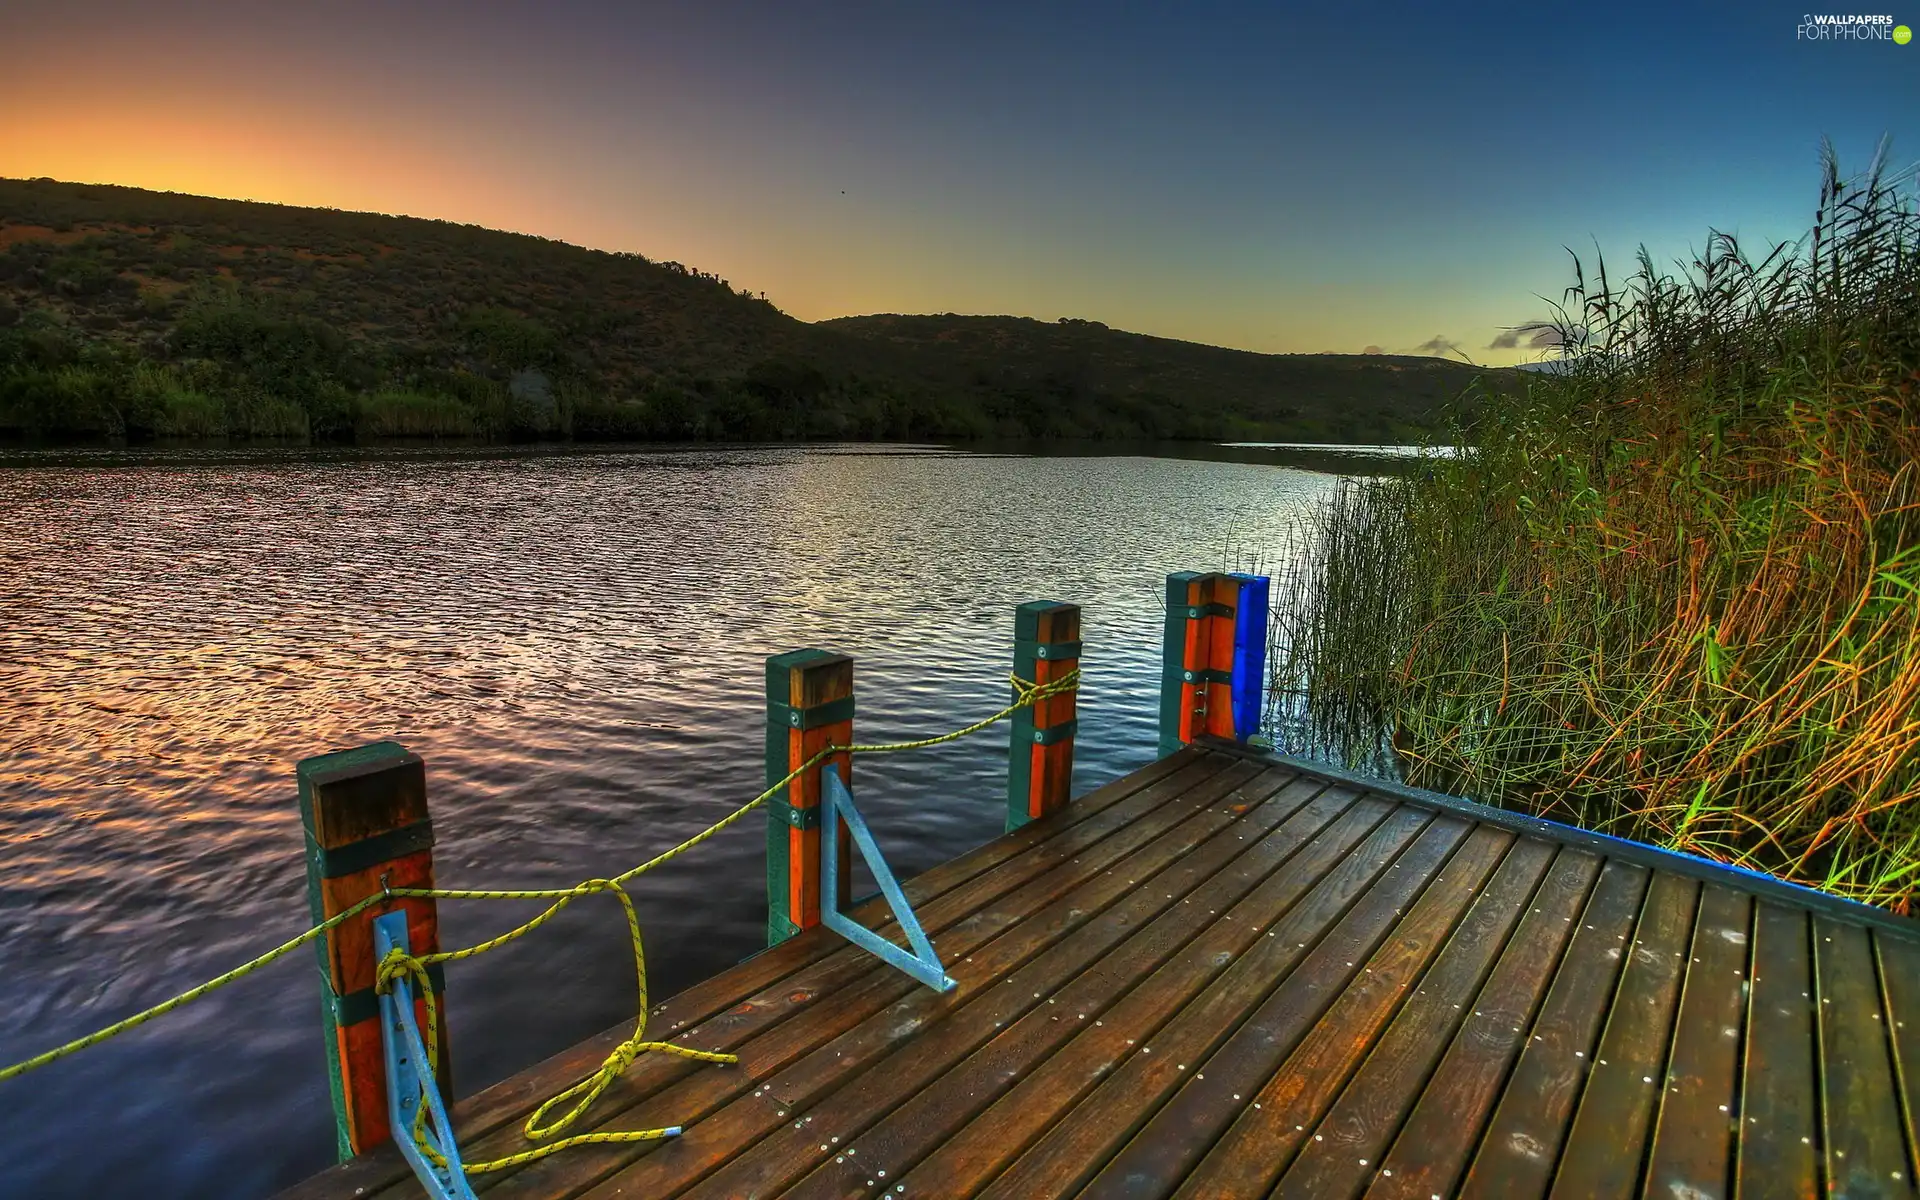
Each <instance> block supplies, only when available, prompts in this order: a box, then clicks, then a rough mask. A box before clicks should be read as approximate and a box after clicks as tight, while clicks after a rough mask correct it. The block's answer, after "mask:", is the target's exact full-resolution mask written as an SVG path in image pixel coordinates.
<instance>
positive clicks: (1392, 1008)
mask: <svg viewBox="0 0 1920 1200" xmlns="http://www.w3.org/2000/svg"><path fill="white" fill-rule="evenodd" d="M907 892H908V895H909V896H910V897H911V898H912V901H913V903H914V905H915V907H916V911H917V912H918V913H919V915H920V917H921V920H922V922H923V924H924V925H925V927H926V929H927V932H928V934H929V936H930V937H931V938H932V939H933V942H934V945H935V947H936V948H937V949H938V951H939V952H940V954H941V956H942V959H943V961H944V962H945V963H946V965H947V968H948V972H949V974H951V975H952V976H953V977H954V978H955V979H956V980H958V981H959V986H958V987H957V988H955V989H954V990H953V991H952V992H949V993H946V994H944V995H941V994H936V993H933V992H932V991H930V990H928V989H925V988H922V987H919V986H918V985H916V984H914V983H912V982H911V981H910V980H907V979H906V978H905V977H904V976H902V975H899V974H898V973H897V972H895V971H893V970H892V969H891V968H888V967H886V966H884V965H882V964H880V963H878V962H877V961H875V960H873V959H871V958H870V957H868V956H867V955H865V954H864V953H862V952H860V951H857V950H855V949H853V948H852V947H850V946H847V945H846V944H845V943H843V942H841V941H840V940H839V939H838V938H836V937H834V936H833V935H832V934H830V933H827V932H825V931H823V930H814V931H810V932H808V933H806V934H803V935H801V936H799V937H796V938H793V939H791V940H790V941H787V942H785V943H783V944H782V945H780V946H779V947H776V948H775V949H773V950H769V951H767V952H766V953H764V954H761V955H757V956H755V957H754V958H752V959H749V960H748V961H747V962H745V963H742V964H741V965H740V966H738V967H736V968H734V969H732V970H730V971H727V972H724V973H722V974H721V975H719V976H716V977H715V978H714V979H711V980H708V981H706V982H704V983H702V984H699V985H697V986H696V987H694V988H691V989H689V990H688V991H686V992H684V993H682V994H681V995H679V996H676V997H674V998H673V999H671V1000H669V1001H667V1002H666V1003H665V1004H663V1005H661V1006H660V1007H659V1008H658V1009H656V1010H655V1013H654V1014H653V1016H652V1018H651V1020H652V1025H651V1029H650V1032H651V1034H652V1035H653V1036H657V1037H666V1038H670V1039H671V1040H674V1041H677V1042H680V1043H682V1044H685V1045H690V1046H696V1047H699V1048H702V1049H726V1050H729V1051H731V1052H734V1053H737V1054H739V1055H740V1056H741V1061H740V1063H739V1065H737V1066H733V1067H726V1066H715V1065H711V1064H701V1063H692V1062H688V1061H687V1060H683V1059H677V1058H672V1057H668V1056H664V1055H648V1056H642V1058H641V1059H640V1060H639V1061H637V1062H636V1063H635V1064H634V1065H633V1066H632V1067H631V1068H630V1069H629V1070H628V1072H627V1073H626V1075H625V1076H624V1077H623V1078H622V1079H621V1080H620V1081H619V1083H618V1084H616V1085H615V1086H614V1087H612V1088H609V1089H608V1091H607V1093H606V1094H605V1095H604V1096H603V1097H602V1098H601V1099H600V1101H599V1102H598V1103H597V1104H596V1105H595V1107H594V1108H593V1110H591V1112H590V1114H589V1118H588V1123H587V1127H588V1128H592V1129H600V1130H620V1129H633V1128H645V1127H648V1126H651V1125H659V1124H670V1123H682V1124H684V1125H685V1126H686V1133H685V1134H684V1135H683V1136H681V1137H679V1138H676V1139H671V1140H667V1141H663V1142H649V1143H639V1144H626V1145H602V1146H589V1147H580V1148H575V1149H569V1150H566V1151H563V1152H562V1153H560V1154H557V1155H555V1156H553V1157H551V1158H548V1159H545V1160H542V1161H539V1162H536V1163H534V1164H531V1165H529V1166H525V1167H522V1168H519V1169H516V1170H512V1171H506V1172H500V1173H497V1174H491V1175H482V1176H478V1177H476V1178H475V1180H474V1184H475V1188H476V1190H477V1191H479V1192H481V1193H482V1194H484V1195H485V1196H487V1197H488V1198H489V1200H507V1198H509V1197H523V1198H526V1200H574V1198H576V1197H588V1198H591V1200H607V1198H611V1197H616V1196H634V1197H647V1198H648V1200H652V1198H654V1197H668V1196H698V1197H729V1198H731V1197H746V1196H755V1197H773V1196H788V1197H796V1198H803V1200H825V1198H830V1197H854V1196H880V1195H886V1196H897V1197H905V1196H956V1197H961V1196H995V1197H1019V1198H1021V1200H1025V1198H1029V1197H1047V1196H1070V1195H1081V1196H1087V1197H1139V1196H1156V1197H1164V1196H1174V1195H1179V1196H1182V1197H1216V1196H1217V1197H1228V1196H1267V1195H1274V1196H1285V1197H1293V1196H1298V1197H1316V1198H1317V1197H1336V1198H1338V1197H1354V1196H1359V1195H1362V1194H1365V1195H1367V1196H1369V1197H1408V1198H1412V1200H1431V1198H1432V1197H1435V1196H1453V1195H1468V1196H1485V1197H1502V1198H1504V1197H1539V1196H1548V1195H1555V1196H1581V1197H1585V1196H1616V1195H1617V1196H1662V1197H1666V1196H1688V1197H1701V1198H1704V1197H1719V1196H1735V1195H1737V1196H1740V1197H1771V1196H1814V1195H1822V1194H1825V1195H1832V1196H1855V1197H1861V1196H1897V1197H1913V1196H1916V1195H1920V1193H1917V1192H1916V1191H1915V1189H1914V1186H1913V1180H1914V1176H1915V1170H1916V1168H1917V1167H1920V1145H1916V1138H1915V1106H1916V1094H1917V1093H1916V1085H1917V1084H1920V932H1916V927H1915V926H1914V924H1913V923H1910V922H1902V921H1900V920H1899V919H1896V918H1890V917H1888V916H1886V915H1885V914H1879V913H1872V912H1869V911H1867V910H1864V909H1858V908H1856V907H1853V906H1847V905H1843V904H1840V903H1838V902H1835V901H1831V900H1829V899H1827V898H1823V897H1816V896H1813V895H1812V894H1811V893H1802V892H1799V891H1797V890H1793V889H1784V888H1781V887H1779V886H1778V885H1774V884H1772V883H1770V882H1768V881H1765V880H1760V879H1757V878H1756V877H1753V876H1747V875H1742V874H1739V873H1736V872H1731V871H1722V870H1719V869H1716V868H1713V867H1711V866H1710V865H1706V864H1701V863H1699V862H1697V861H1696V860H1683V859H1679V858H1677V857H1675V856H1670V855H1663V854H1662V853H1661V852H1658V851H1654V850H1651V849H1648V848H1645V847H1636V846H1632V845H1631V844H1629V843H1622V842H1612V841H1608V840H1606V839H1600V838H1596V837H1593V836H1592V835H1587V834H1583V833H1580V832H1578V831H1572V830H1563V829H1560V828H1559V827H1553V826H1548V825H1545V824H1544V823H1541V822H1535V821H1531V820H1529V819H1527V818H1524V817H1517V816H1514V815H1513V814H1507V813H1501V812H1498V811H1495V810H1487V809H1481V808H1478V807H1476V806H1471V805H1466V804H1465V803H1464V802H1460V801H1455V800H1451V799H1449V798H1445V797H1434V796H1432V795H1431V794H1427V793H1416V792H1411V791H1408V790H1406V789H1398V788H1393V787H1388V786H1384V785H1375V784H1370V783H1367V782H1365V781H1359V780H1355V779H1353V778H1352V777H1350V776H1347V775H1345V774H1344V773H1341V772H1336V771H1331V770H1324V769H1320V768H1315V767H1311V766H1308V765H1306V764H1301V763H1297V762H1291V761H1285V760H1278V759H1274V758H1271V757H1263V756H1261V755H1258V754H1255V753H1253V752H1249V751H1245V750H1239V749H1236V748H1233V747H1229V746H1226V745H1224V744H1219V743H1209V744H1208V745H1207V746H1205V747H1203V748H1198V749H1189V750H1185V751H1182V752H1181V753H1180V754H1177V755H1175V756H1173V757H1171V758H1169V759H1166V760H1162V761H1161V762H1158V763H1155V764H1153V765H1152V766H1150V767H1148V768H1146V769H1145V770H1143V771H1141V772H1138V773H1136V774H1135V775H1133V776H1130V777H1128V778H1127V779H1124V780H1119V781H1116V782H1115V783H1113V784H1110V785H1108V786H1106V787H1104V788H1101V789H1099V790H1098V791H1096V792H1093V793H1089V794H1088V795H1087V796H1084V797H1082V798H1080V799H1079V800H1077V801H1075V802H1074V803H1073V804H1071V805H1069V806H1067V808H1066V809H1065V810H1063V811H1061V812H1059V813H1056V814H1054V815H1052V816H1049V817H1046V818H1044V819H1042V820H1039V821H1036V822H1034V823H1032V824H1030V825H1027V826H1025V827H1023V828H1022V829H1020V830H1019V831H1017V832H1015V833H1013V834H1009V835H1007V836H1006V837H1002V838H998V839H995V840H994V841H993V842H990V843H988V844H987V845H986V846H983V847H981V848H979V849H978V850H976V851H974V852H973V853H971V854H968V855H964V856H962V857H961V858H958V859H955V860H954V861H953V862H950V863H947V864H943V865H942V866H940V867H938V868H935V869H934V870H932V871H929V872H927V873H926V874H924V875H922V876H920V877H919V878H917V879H915V880H912V881H910V882H909V883H908V884H907ZM856 915H857V917H858V918H859V919H861V920H863V921H865V922H867V923H868V924H870V925H872V926H873V927H875V928H885V927H886V925H888V924H890V923H891V918H890V917H888V916H887V915H886V913H885V910H884V907H883V906H882V905H880V904H878V903H873V904H869V905H867V906H865V907H864V908H863V909H862V910H860V911H859V912H858V913H857V914H856ZM451 995H452V1002H453V1003H455V1004H458V1003H459V992H458V982H457V978H456V980H455V981H454V983H453V986H452V988H451ZM628 1032H629V1030H628V1029H627V1028H626V1027H624V1026H623V1027H620V1028H617V1029H614V1030H610V1031H608V1032H607V1033H606V1034H603V1035H601V1036H600V1037H598V1038H595V1039H592V1040H591V1041H589V1042H586V1043H583V1044H582V1045H580V1046H578V1047H575V1048H574V1049H572V1050H569V1051H568V1052H566V1053H564V1054H561V1055H558V1056H556V1057H555V1058H553V1059H551V1060H549V1061H548V1062H546V1063H543V1064H541V1065H540V1066H538V1067H535V1068H534V1069H532V1070H530V1071H528V1072H526V1073H524V1074H522V1075H520V1076H516V1077H515V1078H513V1079H510V1080H508V1081H506V1082H504V1083H502V1084H500V1085H498V1086H496V1087H493V1088H490V1089H487V1090H486V1091H485V1092H482V1093H480V1094H478V1095H476V1096H474V1097H471V1098H469V1099H467V1100H465V1101H463V1102H462V1103H460V1104H458V1105H456V1109H455V1111H456V1123H457V1124H458V1126H459V1128H460V1130H461V1144H462V1147H463V1151H464V1153H465V1154H466V1155H467V1156H468V1157H469V1158H471V1159H484V1158H488V1157H494V1156H498V1155H502V1154H507V1153H512V1152H515V1151H518V1150H522V1149H525V1148H526V1146H527V1143H526V1142H525V1140H524V1139H523V1138H522V1137H521V1135H520V1133H519V1124H520V1122H521V1121H522V1120H523V1119H524V1117H525V1115H526V1114H527V1113H528V1112H529V1111H530V1110H531V1109H532V1108H533V1107H534V1105H536V1104H537V1103H538V1102H539V1101H540V1100H541V1099H543V1098H544V1097H545V1096H547V1095H550V1094H552V1093H553V1092H555V1091H557V1090H559V1089H560V1088H562V1087H564V1086H566V1085H567V1084H569V1083H571V1082H573V1080H575V1079H577V1078H578V1077H580V1076H581V1075H583V1074H585V1073H586V1072H587V1071H589V1070H591V1069H592V1068H593V1067H594V1066H596V1065H597V1064H598V1062H599V1061H600V1059H601V1058H603V1057H604V1056H605V1055H606V1053H607V1052H608V1051H609V1050H611V1049H612V1048H613V1047H614V1046H615V1045H617V1044H618V1043H619V1042H620V1041H621V1040H622V1039H623V1038H625V1037H626V1036H627V1034H628ZM455 1053H456V1054H457V1053H458V1047H457V1046H456V1047H455ZM577 1131H578V1132H585V1131H586V1129H580V1130H577ZM570 1132H572V1131H570ZM284 1195H285V1196H286V1197H287V1198H288V1200H347V1198H349V1197H353V1198H355V1200H361V1198H368V1197H378V1198H379V1200H411V1198H412V1197H416V1196H419V1195H420V1189H419V1187H418V1185H417V1183H416V1182H415V1181H414V1180H413V1178H412V1177H411V1175H409V1174H408V1173H407V1171H406V1170H405V1168H404V1166H402V1165H401V1162H400V1158H399V1156H398V1155H397V1154H396V1153H394V1152H393V1151H392V1150H391V1148H387V1149H386V1150H384V1151H382V1152H377V1153H375V1154H371V1155H367V1156H364V1157H362V1158H361V1159H358V1160H355V1161H354V1162H351V1163H347V1164H343V1165H342V1166H340V1167H337V1168H334V1169H332V1170H329V1171H326V1172H323V1173H322V1174H320V1175H318V1176H315V1177H314V1178H313V1179H311V1180H309V1181H307V1182H306V1183H304V1184H302V1185H300V1186H298V1187H296V1188H294V1189H292V1190H291V1191H290V1192H288V1193H285V1194H284Z"/></svg>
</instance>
